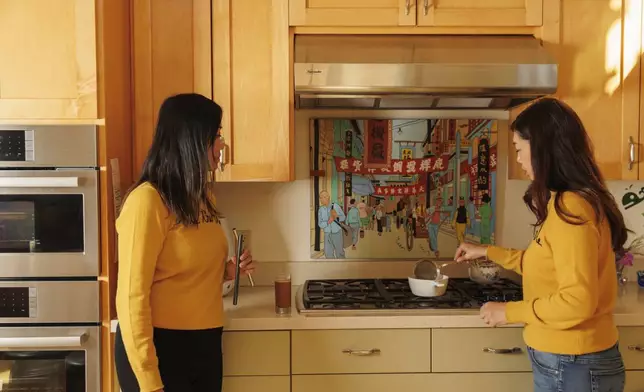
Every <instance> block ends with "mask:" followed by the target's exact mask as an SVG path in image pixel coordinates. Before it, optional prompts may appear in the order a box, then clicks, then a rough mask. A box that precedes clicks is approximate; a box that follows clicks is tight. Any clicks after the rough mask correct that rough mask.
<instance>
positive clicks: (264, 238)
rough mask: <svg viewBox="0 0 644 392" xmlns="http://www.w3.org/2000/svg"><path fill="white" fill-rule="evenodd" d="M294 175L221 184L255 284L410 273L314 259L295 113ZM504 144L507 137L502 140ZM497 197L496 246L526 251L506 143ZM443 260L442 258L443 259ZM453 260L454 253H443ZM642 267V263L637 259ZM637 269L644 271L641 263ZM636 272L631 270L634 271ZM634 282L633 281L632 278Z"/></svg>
mask: <svg viewBox="0 0 644 392" xmlns="http://www.w3.org/2000/svg"><path fill="white" fill-rule="evenodd" d="M296 125H297V126H296V138H295V174H296V180H295V181H294V182H291V183H285V184H271V183H237V184H226V183H222V184H218V185H217V201H218V206H219V208H220V209H221V210H222V211H223V212H224V213H225V214H226V215H227V217H228V220H229V226H230V227H236V228H237V229H244V230H251V231H252V236H251V241H252V243H251V247H252V250H253V255H254V258H255V259H256V260H258V270H257V273H256V275H255V281H256V282H257V283H258V284H271V283H272V277H273V276H275V274H276V273H277V272H279V271H282V270H284V269H288V270H290V271H291V274H292V277H293V281H294V283H298V282H301V281H302V280H304V279H309V278H321V277H341V276H353V277H373V276H391V277H404V276H406V275H407V274H409V272H410V271H411V270H412V267H413V263H414V262H415V259H411V260H409V261H368V260H365V261H329V260H311V258H310V256H311V252H310V249H311V248H310V238H311V232H310V230H311V225H310V219H311V200H312V195H311V186H310V171H309V141H308V130H309V118H308V115H307V114H306V113H305V112H304V113H302V112H299V113H298V114H297V115H296ZM499 138H500V140H503V135H500V136H499ZM498 148H499V157H500V159H499V168H498V170H499V173H498V177H499V179H498V184H497V189H498V190H499V192H498V193H499V195H498V199H497V206H498V215H497V219H498V222H499V224H498V227H497V229H496V233H495V235H496V237H497V239H496V242H497V243H498V244H500V245H502V246H507V247H514V248H524V247H525V246H526V245H527V244H528V243H529V241H530V240H531V238H532V226H531V223H532V222H534V219H533V217H532V215H531V213H530V212H529V211H528V209H527V208H526V207H525V205H524V204H523V201H522V195H523V192H524V191H525V188H526V187H527V185H528V182H526V181H515V180H504V179H505V178H506V177H507V174H506V173H507V164H506V162H504V159H503V157H504V156H507V148H508V146H507V144H504V143H501V142H500V143H499V146H498ZM631 185H632V187H631V189H630V191H631V192H633V193H635V194H636V195H638V194H639V189H640V188H641V187H642V186H644V183H636V184H633V183H630V182H622V181H615V182H610V183H609V188H610V189H611V191H612V192H613V194H614V195H615V197H616V199H617V201H618V204H620V205H621V200H622V197H623V196H624V194H625V193H627V192H628V190H627V188H629V187H630V186H631ZM623 213H624V215H625V217H626V220H627V225H628V227H629V228H630V229H631V230H633V231H634V232H635V233H636V234H637V235H641V234H644V216H643V214H644V203H642V204H639V205H636V206H633V207H631V208H629V209H623ZM441 256H442V255H441ZM445 256H446V257H449V256H450V255H445ZM638 263H639V264H642V262H641V261H638ZM639 268H640V269H641V268H644V265H640V266H639ZM631 270H633V269H631ZM631 279H632V278H631Z"/></svg>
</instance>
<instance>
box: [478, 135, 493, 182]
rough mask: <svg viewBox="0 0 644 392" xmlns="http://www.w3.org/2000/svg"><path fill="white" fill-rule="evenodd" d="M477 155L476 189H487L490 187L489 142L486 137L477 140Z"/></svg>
mask: <svg viewBox="0 0 644 392" xmlns="http://www.w3.org/2000/svg"><path fill="white" fill-rule="evenodd" d="M478 155H479V156H478V165H476V166H477V170H478V173H477V178H476V184H477V186H478V190H480V191H487V190H489V189H490V184H489V182H490V144H489V142H488V140H487V139H481V140H480V141H479V147H478Z"/></svg>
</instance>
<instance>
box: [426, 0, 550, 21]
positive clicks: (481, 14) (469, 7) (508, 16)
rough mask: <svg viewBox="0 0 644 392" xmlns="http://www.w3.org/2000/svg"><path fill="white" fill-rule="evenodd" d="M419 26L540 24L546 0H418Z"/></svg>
mask: <svg viewBox="0 0 644 392" xmlns="http://www.w3.org/2000/svg"><path fill="white" fill-rule="evenodd" d="M417 1H418V4H417V9H418V25H419V26H462V27H468V26H541V24H542V21H543V0H485V1H480V0H417Z"/></svg>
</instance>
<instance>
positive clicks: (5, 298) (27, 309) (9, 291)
mask: <svg viewBox="0 0 644 392" xmlns="http://www.w3.org/2000/svg"><path fill="white" fill-rule="evenodd" d="M25 317H32V318H33V317H36V288H35V287H0V319H1V318H25Z"/></svg>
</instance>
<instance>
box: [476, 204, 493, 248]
mask: <svg viewBox="0 0 644 392" xmlns="http://www.w3.org/2000/svg"><path fill="white" fill-rule="evenodd" d="M491 200H492V199H491V198H490V195H488V194H487V193H485V194H484V195H483V197H481V202H482V204H481V207H479V215H480V216H481V225H480V227H481V235H480V238H481V244H492V206H491V205H490V201H491Z"/></svg>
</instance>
